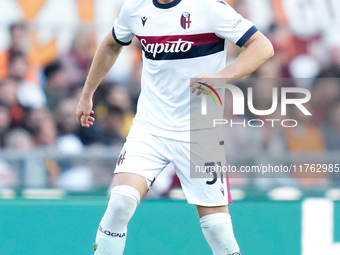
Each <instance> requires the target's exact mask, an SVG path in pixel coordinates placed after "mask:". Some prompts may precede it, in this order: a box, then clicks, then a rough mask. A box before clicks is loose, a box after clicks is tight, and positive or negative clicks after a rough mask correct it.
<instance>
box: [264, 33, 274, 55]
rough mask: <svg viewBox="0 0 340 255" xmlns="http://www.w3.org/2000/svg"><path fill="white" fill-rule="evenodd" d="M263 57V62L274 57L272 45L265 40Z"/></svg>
mask: <svg viewBox="0 0 340 255" xmlns="http://www.w3.org/2000/svg"><path fill="white" fill-rule="evenodd" d="M263 43H264V45H263V57H264V58H265V60H268V59H270V58H271V57H273V56H274V54H275V52H274V47H273V44H272V43H271V42H270V41H269V40H268V39H267V38H266V40H265V41H264V42H263Z"/></svg>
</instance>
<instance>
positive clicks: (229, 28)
mask: <svg viewBox="0 0 340 255" xmlns="http://www.w3.org/2000/svg"><path fill="white" fill-rule="evenodd" d="M210 14H211V22H212V26H213V29H214V31H215V34H216V35H217V36H219V37H221V38H224V39H228V40H229V41H231V42H232V43H234V44H236V45H237V46H239V47H242V46H243V45H244V44H245V42H246V41H248V39H249V38H250V37H251V36H252V35H253V34H255V33H256V32H257V31H258V30H257V28H256V27H255V26H254V24H253V23H252V22H251V21H249V20H247V19H245V18H243V17H242V16H241V15H240V14H238V13H237V12H236V11H235V10H234V9H233V8H232V7H231V6H230V5H228V4H227V3H226V2H225V1H223V0H218V1H216V2H215V3H213V5H212V9H211V13H210Z"/></svg>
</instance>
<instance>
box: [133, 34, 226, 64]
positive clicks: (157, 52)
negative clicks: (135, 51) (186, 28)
mask: <svg viewBox="0 0 340 255" xmlns="http://www.w3.org/2000/svg"><path fill="white" fill-rule="evenodd" d="M137 38H138V39H139V41H140V43H141V45H142V49H143V51H144V53H145V57H146V58H148V59H152V60H173V59H185V58H196V57H202V56H207V55H210V54H214V53H217V52H220V51H223V50H224V39H221V38H219V37H217V36H216V35H215V34H214V33H206V34H192V35H169V36H138V35H137Z"/></svg>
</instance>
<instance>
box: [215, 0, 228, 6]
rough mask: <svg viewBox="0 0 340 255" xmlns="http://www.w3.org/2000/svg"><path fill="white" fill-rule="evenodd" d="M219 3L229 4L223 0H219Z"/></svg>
mask: <svg viewBox="0 0 340 255" xmlns="http://www.w3.org/2000/svg"><path fill="white" fill-rule="evenodd" d="M217 2H218V3H220V4H224V5H227V3H226V2H224V1H223V0H219V1H217Z"/></svg>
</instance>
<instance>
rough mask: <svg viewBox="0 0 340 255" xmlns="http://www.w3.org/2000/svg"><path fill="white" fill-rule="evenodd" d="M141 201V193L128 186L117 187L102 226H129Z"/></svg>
mask: <svg viewBox="0 0 340 255" xmlns="http://www.w3.org/2000/svg"><path fill="white" fill-rule="evenodd" d="M139 201H140V195H139V192H138V191H137V190H136V189H135V188H133V187H131V186H128V185H120V186H115V187H113V188H112V190H111V196H110V201H109V204H108V207H107V210H106V212H105V215H104V217H103V219H102V224H105V223H108V224H109V225H110V223H111V224H112V223H113V225H116V224H119V225H120V224H127V222H128V221H129V220H130V218H131V217H132V215H133V213H134V212H135V210H136V207H137V205H138V204H139Z"/></svg>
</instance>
